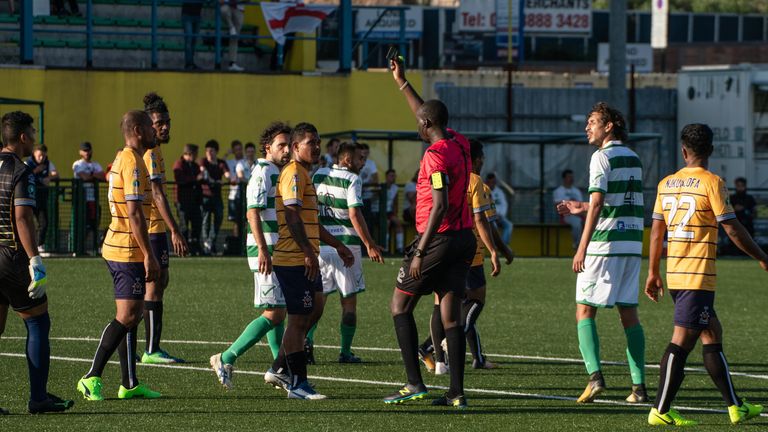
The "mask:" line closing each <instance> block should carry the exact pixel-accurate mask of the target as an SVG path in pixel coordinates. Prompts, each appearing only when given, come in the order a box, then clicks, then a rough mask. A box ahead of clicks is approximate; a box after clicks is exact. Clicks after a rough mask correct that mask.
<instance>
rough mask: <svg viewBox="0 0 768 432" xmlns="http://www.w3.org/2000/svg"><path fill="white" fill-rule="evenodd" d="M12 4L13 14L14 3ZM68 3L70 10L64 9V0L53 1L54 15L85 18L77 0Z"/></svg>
mask: <svg viewBox="0 0 768 432" xmlns="http://www.w3.org/2000/svg"><path fill="white" fill-rule="evenodd" d="M10 3H11V13H13V1H11V2H10ZM67 3H69V10H67V9H66V8H64V0H53V9H54V11H53V13H54V14H56V15H57V16H60V17H62V16H68V15H72V16H78V17H79V16H83V14H81V13H80V8H79V7H78V6H77V0H67Z"/></svg>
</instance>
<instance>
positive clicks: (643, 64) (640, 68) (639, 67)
mask: <svg viewBox="0 0 768 432" xmlns="http://www.w3.org/2000/svg"><path fill="white" fill-rule="evenodd" d="M610 52H611V50H610V44H607V43H601V44H598V45H597V71H598V72H601V73H608V62H609V61H610V57H611V56H610ZM632 65H635V72H637V73H649V72H653V48H651V46H650V45H649V44H638V43H628V44H627V72H629V71H631V70H632V69H631V66H632Z"/></svg>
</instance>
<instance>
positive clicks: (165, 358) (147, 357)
mask: <svg viewBox="0 0 768 432" xmlns="http://www.w3.org/2000/svg"><path fill="white" fill-rule="evenodd" d="M141 362H142V363H144V364H170V363H186V362H185V361H184V359H181V358H178V357H174V356H172V355H170V354H168V352H167V351H165V350H157V351H155V352H153V353H152V354H150V353H148V352H146V351H144V354H143V355H142V356H141Z"/></svg>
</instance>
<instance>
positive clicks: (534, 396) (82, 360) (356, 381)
mask: <svg viewBox="0 0 768 432" xmlns="http://www.w3.org/2000/svg"><path fill="white" fill-rule="evenodd" d="M0 357H16V358H25V357H26V355H25V354H19V353H2V352H0ZM51 360H59V361H68V362H75V363H90V362H91V361H92V359H87V358H76V357H60V356H51ZM109 363H112V364H120V363H119V362H116V361H110V362H109ZM137 366H141V367H155V368H166V369H180V370H191V371H199V372H208V373H210V372H211V369H210V368H203V367H197V366H185V365H174V364H143V363H139V364H137ZM237 373H238V374H244V375H259V376H263V375H264V372H261V371H250V370H242V369H238V371H237ZM308 378H310V379H313V380H316V381H331V382H344V383H353V384H370V385H376V386H383V385H386V386H393V387H399V386H401V385H403V384H402V383H399V382H390V381H373V380H361V379H355V378H337V377H324V376H318V375H310V376H308ZM427 387H428V388H430V389H433V390H448V387H445V386H438V385H427ZM464 391H466V392H469V393H479V394H490V395H497V396H511V397H519V398H527V399H542V400H555V401H570V402H575V401H576V398H575V397H570V396H556V395H545V394H540V393H522V392H513V391H505V390H490V389H480V388H465V389H464ZM595 403H598V404H603V405H615V406H627V407H633V408H639V407H644V408H650V407H652V406H653V405H651V404H630V403H627V402H622V401H614V400H608V399H595ZM673 408H675V409H677V410H679V411H694V412H705V413H714V414H726V413H728V411H727V410H718V409H714V408H701V407H688V406H674V407H673ZM760 416H761V417H768V413H764V414H760Z"/></svg>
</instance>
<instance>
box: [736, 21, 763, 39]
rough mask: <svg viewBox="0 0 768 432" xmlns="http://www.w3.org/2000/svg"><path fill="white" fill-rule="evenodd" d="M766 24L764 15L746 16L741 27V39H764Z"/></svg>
mask: <svg viewBox="0 0 768 432" xmlns="http://www.w3.org/2000/svg"><path fill="white" fill-rule="evenodd" d="M764 25H765V19H764V18H763V17H762V16H745V17H744V24H743V27H742V29H741V40H743V41H761V40H763V26H764Z"/></svg>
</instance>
